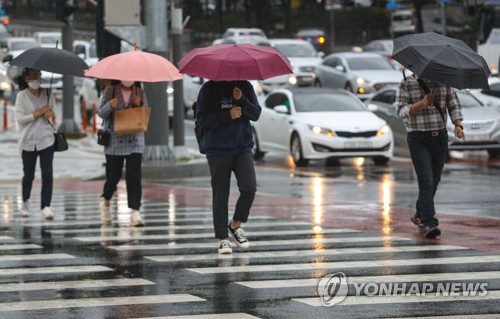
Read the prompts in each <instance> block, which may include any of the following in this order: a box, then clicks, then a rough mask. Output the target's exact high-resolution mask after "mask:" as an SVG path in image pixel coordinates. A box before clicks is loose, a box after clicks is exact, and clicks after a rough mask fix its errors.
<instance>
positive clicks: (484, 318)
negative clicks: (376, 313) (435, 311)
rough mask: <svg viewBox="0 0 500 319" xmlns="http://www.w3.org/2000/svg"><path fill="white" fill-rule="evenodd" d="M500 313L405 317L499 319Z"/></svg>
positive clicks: (407, 318) (423, 318)
mask: <svg viewBox="0 0 500 319" xmlns="http://www.w3.org/2000/svg"><path fill="white" fill-rule="evenodd" d="M498 318H500V313H496V314H484V315H463V316H460V315H459V316H454V315H451V316H432V317H405V318H404V319H498ZM386 319H401V318H386Z"/></svg>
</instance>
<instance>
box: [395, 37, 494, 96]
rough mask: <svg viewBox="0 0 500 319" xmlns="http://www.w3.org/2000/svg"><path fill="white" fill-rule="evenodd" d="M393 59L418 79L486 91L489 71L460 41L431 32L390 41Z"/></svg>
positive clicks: (482, 60)
mask: <svg viewBox="0 0 500 319" xmlns="http://www.w3.org/2000/svg"><path fill="white" fill-rule="evenodd" d="M392 56H393V58H394V59H395V60H396V61H398V62H399V63H401V64H402V65H403V66H404V67H405V68H407V69H409V70H410V71H412V72H413V73H415V74H416V75H417V76H418V77H421V78H424V79H427V80H430V81H434V82H437V83H441V84H444V85H448V86H451V87H454V88H457V89H463V88H489V86H488V76H489V75H490V69H489V68H488V64H487V63H486V61H485V60H484V58H483V57H482V56H480V55H479V54H477V53H476V52H474V51H473V50H472V49H471V48H470V47H469V46H467V44H465V43H464V42H463V41H461V40H457V39H452V38H449V37H446V36H443V35H440V34H438V33H435V32H426V33H420V34H410V35H405V36H402V37H399V38H396V39H394V50H393V54H392Z"/></svg>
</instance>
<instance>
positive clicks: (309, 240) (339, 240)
mask: <svg viewBox="0 0 500 319" xmlns="http://www.w3.org/2000/svg"><path fill="white" fill-rule="evenodd" d="M411 240H412V239H410V238H406V237H396V236H366V237H341V238H303V239H284V240H263V241H251V245H252V247H266V246H275V245H276V246H290V245H308V244H312V245H323V244H341V243H366V242H368V243H372V242H389V243H391V242H393V241H411ZM214 247H215V243H214V242H202V243H169V244H144V245H119V246H109V247H108V248H110V249H113V250H118V251H132V250H170V249H188V248H212V249H213V248H214Z"/></svg>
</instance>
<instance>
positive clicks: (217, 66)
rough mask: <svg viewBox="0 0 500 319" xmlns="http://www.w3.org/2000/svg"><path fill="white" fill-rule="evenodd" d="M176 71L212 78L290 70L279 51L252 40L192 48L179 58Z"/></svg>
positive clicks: (254, 76) (260, 76) (236, 78)
mask: <svg viewBox="0 0 500 319" xmlns="http://www.w3.org/2000/svg"><path fill="white" fill-rule="evenodd" d="M179 72H181V73H184V74H189V75H196V76H200V77H203V78H206V79H209V80H213V81H239V80H264V79H268V78H272V77H275V76H278V75H283V74H290V73H293V71H292V66H291V65H290V61H289V60H288V59H287V57H285V56H284V55H283V54H282V53H281V52H279V51H278V50H276V49H275V48H272V47H264V46H257V45H253V44H216V45H213V46H210V47H206V48H198V49H193V50H191V51H190V52H189V53H188V54H186V56H185V57H184V58H182V59H181V60H180V61H179Z"/></svg>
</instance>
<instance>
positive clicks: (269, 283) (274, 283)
mask: <svg viewBox="0 0 500 319" xmlns="http://www.w3.org/2000/svg"><path fill="white" fill-rule="evenodd" d="M498 278H500V271H480V272H455V273H430V274H429V273H427V274H411V275H388V276H358V277H351V276H349V277H347V283H348V284H353V283H385V282H424V281H425V282H427V281H429V282H431V281H439V282H443V281H455V280H462V281H463V280H488V279H498ZM320 279H321V278H307V279H286V280H281V279H277V280H256V281H237V282H235V284H238V285H242V286H245V287H248V288H252V289H277V288H292V287H316V286H318V282H319V280H320ZM342 284H345V283H342Z"/></svg>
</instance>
